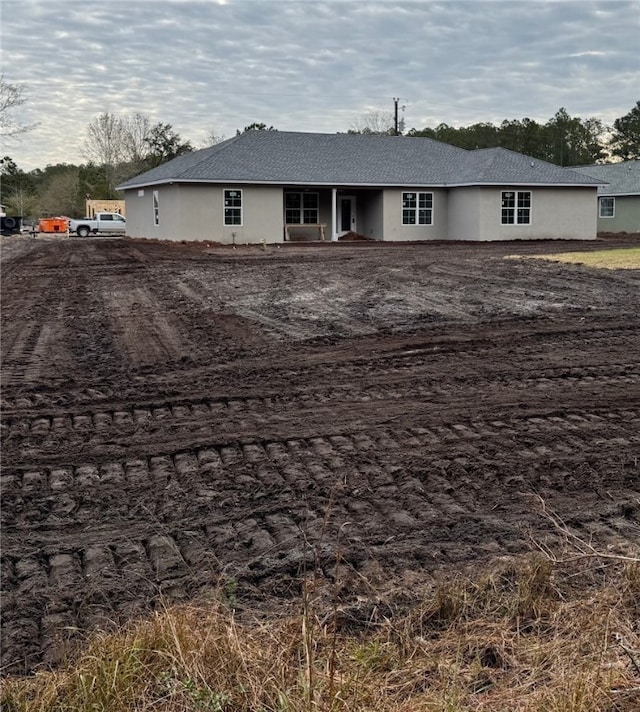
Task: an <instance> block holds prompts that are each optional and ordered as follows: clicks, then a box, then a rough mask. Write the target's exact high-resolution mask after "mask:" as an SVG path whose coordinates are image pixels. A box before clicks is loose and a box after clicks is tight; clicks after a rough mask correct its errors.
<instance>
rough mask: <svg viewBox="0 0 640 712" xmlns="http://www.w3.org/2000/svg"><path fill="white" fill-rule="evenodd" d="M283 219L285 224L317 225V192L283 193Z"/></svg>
mask: <svg viewBox="0 0 640 712" xmlns="http://www.w3.org/2000/svg"><path fill="white" fill-rule="evenodd" d="M284 221H285V222H286V223H287V225H317V224H318V222H319V219H318V194H317V193H285V195H284Z"/></svg>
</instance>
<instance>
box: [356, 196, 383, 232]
mask: <svg viewBox="0 0 640 712" xmlns="http://www.w3.org/2000/svg"><path fill="white" fill-rule="evenodd" d="M357 227H358V233H359V234H360V235H365V236H366V237H369V238H371V239H373V240H382V238H383V235H384V232H383V230H384V192H383V191H382V189H381V190H376V191H368V192H366V193H363V194H362V196H361V198H360V197H359V198H358V226H357Z"/></svg>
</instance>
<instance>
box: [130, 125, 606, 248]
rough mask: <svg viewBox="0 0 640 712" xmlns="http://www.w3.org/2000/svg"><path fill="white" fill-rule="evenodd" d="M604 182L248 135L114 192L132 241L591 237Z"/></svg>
mask: <svg viewBox="0 0 640 712" xmlns="http://www.w3.org/2000/svg"><path fill="white" fill-rule="evenodd" d="M599 182H600V181H599V180H598V179H596V178H592V177H591V176H588V175H584V174H582V173H577V172H575V171H570V170H567V169H565V168H561V167H559V166H555V165H552V164H550V163H546V162H545V161H540V160H537V159H535V158H530V157H528V156H523V155H521V154H519V153H514V152H513V151H508V150H506V149H503V148H489V149H481V150H475V151H467V150H465V149H461V148H456V147H455V146H449V145H447V144H444V143H440V142H438V141H433V140H432V139H428V138H418V137H406V136H371V135H361V134H314V133H296V132H283V131H248V132H245V133H243V134H240V135H238V136H235V137H234V138H231V139H228V140H227V141H224V142H222V143H219V144H216V145H215V146H212V147H210V148H205V149H202V150H199V151H195V152H193V153H188V154H185V155H182V156H179V157H178V158H175V159H173V160H172V161H169V162H167V163H165V164H163V165H161V166H158V167H157V168H154V169H153V170H150V171H148V172H146V173H143V174H141V175H139V176H137V177H135V178H132V179H131V180H128V181H126V182H125V183H123V184H122V185H120V186H119V187H118V189H119V190H123V191H124V196H125V201H126V214H127V234H128V235H129V236H130V237H143V238H159V239H165V240H212V241H215V242H220V243H238V244H244V243H259V242H262V241H264V242H268V243H275V242H283V241H285V240H288V239H327V240H337V239H338V238H339V237H340V236H342V235H344V234H345V233H349V232H352V233H356V234H358V235H360V236H362V235H364V236H365V237H368V238H371V239H376V240H396V241H397V240H401V241H415V240H524V239H537V238H558V239H562V238H566V239H590V238H591V239H594V238H595V237H596V213H597V206H598V204H597V199H596V193H597V188H598V184H599Z"/></svg>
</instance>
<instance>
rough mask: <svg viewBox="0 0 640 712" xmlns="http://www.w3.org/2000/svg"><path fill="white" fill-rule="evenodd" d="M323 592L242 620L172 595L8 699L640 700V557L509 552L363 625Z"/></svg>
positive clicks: (308, 705) (222, 705)
mask: <svg viewBox="0 0 640 712" xmlns="http://www.w3.org/2000/svg"><path fill="white" fill-rule="evenodd" d="M320 600H321V599H320V596H319V595H316V591H315V589H314V584H313V582H312V581H309V583H308V585H306V586H305V587H304V594H303V600H302V601H301V603H300V613H299V614H298V615H293V616H289V617H287V618H286V619H277V620H275V619H271V620H270V621H269V622H264V621H262V622H259V621H257V620H254V621H251V622H246V621H243V622H242V623H240V622H239V621H238V620H237V619H236V616H235V615H234V612H233V611H232V610H230V609H229V608H228V607H226V606H225V605H224V603H222V602H221V601H212V602H208V603H202V604H201V605H188V606H177V607H173V608H167V609H166V610H164V611H162V612H159V613H157V614H156V615H154V616H153V617H152V618H151V619H149V620H144V621H141V622H137V623H134V624H132V625H130V626H129V627H128V628H126V629H125V630H123V631H121V632H120V633H119V634H116V635H107V634H97V635H95V636H94V637H93V638H92V639H91V640H90V641H89V643H88V644H87V646H86V648H85V649H84V650H83V651H82V652H81V654H80V655H79V656H78V657H77V658H76V659H75V660H74V661H73V662H71V663H70V664H69V665H68V666H67V667H65V668H63V669H60V670H57V671H53V672H41V673H39V674H37V675H35V676H33V677H31V678H28V679H6V680H4V681H3V683H2V693H1V694H2V697H1V699H2V710H3V712H5V711H6V712H18V711H25V712H26V711H27V710H28V711H29V712H45V710H46V711H47V712H53V711H54V710H55V711H57V710H59V711H60V712H62V711H63V710H64V711H65V712H70V711H75V710H87V711H88V710H91V712H120V711H124V710H141V711H142V710H149V711H151V710H154V711H158V712H169V711H171V712H179V711H180V712H182V711H185V712H186V711H187V710H190V711H194V712H196V711H203V712H204V711H206V712H212V711H213V712H232V711H233V712H245V711H246V712H249V711H251V712H312V711H319V710H321V711H326V712H338V711H345V712H346V711H347V710H348V711H349V712H358V711H360V710H375V711H376V712H413V711H414V710H416V711H417V710H425V711H433V712H436V711H437V712H462V711H465V712H468V711H470V710H478V711H480V710H486V711H489V710H490V711H491V712H503V711H504V712H507V711H509V712H614V711H622V710H637V709H640V667H639V665H640V650H639V649H640V630H639V629H638V619H639V618H640V566H638V564H637V563H636V564H629V563H624V564H623V563H619V562H603V561H597V560H594V559H589V560H583V561H579V562H573V563H572V564H571V565H570V566H569V565H560V564H558V563H552V562H551V561H549V560H548V559H546V558H543V557H536V556H534V557H528V558H526V559H514V560H507V561H502V562H499V563H497V564H496V565H495V567H494V568H493V570H492V571H491V572H490V573H489V574H485V575H484V576H482V577H480V578H468V577H463V576H461V575H458V576H455V577H449V578H447V579H443V580H442V581H441V582H440V583H438V584H437V585H433V586H431V587H429V588H428V589H424V590H421V591H413V592H412V593H411V596H410V597H408V595H407V591H402V592H398V597H397V599H396V600H395V602H394V599H393V596H392V597H390V598H389V600H387V601H386V604H385V610H388V611H390V613H389V615H388V616H387V617H386V618H381V619H379V620H378V621H377V622H375V623H374V622H370V623H369V625H367V626H365V627H364V630H360V631H359V632H358V633H353V632H350V628H349V625H347V624H345V620H347V619H346V618H345V617H344V616H342V615H341V610H340V608H339V607H338V606H335V605H334V606H329V608H328V609H327V608H326V607H325V606H324V604H321V603H320ZM399 601H402V603H399ZM352 613H353V611H352ZM364 618H365V619H366V615H365V616H364ZM350 620H352V618H351V619H350Z"/></svg>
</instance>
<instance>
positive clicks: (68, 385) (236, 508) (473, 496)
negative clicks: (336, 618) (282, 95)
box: [0, 240, 640, 672]
mask: <svg viewBox="0 0 640 712" xmlns="http://www.w3.org/2000/svg"><path fill="white" fill-rule="evenodd" d="M512 247H513V246H512ZM527 247H530V249H534V248H536V246H535V245H531V246H527ZM506 249H507V248H506V246H486V245H483V246H479V249H478V250H475V249H474V248H473V247H469V246H460V245H447V246H434V247H433V248H429V249H428V250H427V249H423V248H422V247H421V248H416V247H406V248H405V249H403V248H402V247H401V246H394V247H393V248H387V247H382V246H374V248H373V249H371V250H367V249H364V248H358V249H356V248H352V249H350V248H344V247H343V246H340V247H339V248H338V249H336V250H327V249H324V250H322V251H318V252H314V251H313V250H312V249H311V248H304V249H302V248H300V249H299V250H296V249H292V250H291V251H287V250H281V251H280V252H279V253H278V254H269V253H265V254H262V253H258V252H257V251H253V252H252V251H249V250H247V251H246V254H245V253H242V252H240V251H238V252H237V253H234V254H233V255H232V254H231V253H230V251H217V252H216V251H213V252H208V251H206V250H204V248H202V247H200V248H197V247H194V246H177V245H172V246H166V245H161V244H154V243H149V244H145V243H139V244H135V245H134V244H131V243H129V242H128V241H118V240H114V241H109V242H108V243H107V242H97V241H93V242H92V241H75V242H73V243H71V242H66V243H64V244H62V243H57V244H56V243H53V242H50V243H46V244H45V243H42V244H38V245H37V247H35V248H33V249H32V250H31V251H30V252H29V255H25V254H22V253H19V251H18V253H19V254H18V253H16V254H17V257H16V259H15V260H9V262H8V265H9V270H8V271H7V273H6V275H5V274H3V275H2V288H3V302H4V303H5V304H6V303H7V302H8V312H7V313H9V314H10V315H11V316H12V319H14V318H15V317H16V315H21V318H22V319H23V324H28V325H29V327H28V328H26V329H25V328H24V326H22V325H21V324H19V323H18V322H16V321H10V322H3V334H2V335H3V347H2V348H3V351H2V354H3V360H5V359H6V357H7V355H10V359H9V366H10V367H11V373H12V374H13V377H12V378H9V379H8V381H7V384H6V386H5V387H3V394H2V397H3V410H2V414H1V422H2V450H3V461H2V462H3V468H2V473H1V481H0V487H1V489H2V497H3V506H2V511H1V512H0V514H1V516H2V532H3V546H2V552H1V556H2V596H1V602H2V632H3V634H2V664H3V665H4V666H6V667H5V669H6V670H7V671H9V672H12V671H23V672H29V671H31V670H33V669H34V667H36V666H37V665H39V664H42V663H46V664H56V663H57V662H59V661H60V660H61V658H62V656H63V655H64V653H65V651H66V650H67V649H68V648H69V646H70V645H72V644H73V643H74V641H76V640H77V639H78V638H80V637H81V636H82V635H83V634H84V633H85V632H87V631H90V630H91V629H93V628H95V627H97V626H109V625H111V624H112V623H117V622H119V621H125V620H128V619H130V618H131V616H137V615H144V614H145V613H147V612H149V611H150V610H151V609H152V608H153V606H155V605H158V603H159V601H161V600H184V599H189V598H190V597H192V596H195V595H199V594H205V593H208V594H211V595H216V592H217V591H218V590H219V588H220V587H224V585H225V582H233V584H234V586H235V587H236V589H237V595H238V597H239V598H240V599H241V601H244V602H245V603H246V604H249V603H252V602H255V603H259V604H260V605H261V606H268V607H269V606H271V607H277V605H279V603H281V602H283V601H285V602H286V600H287V599H289V598H290V597H291V596H296V595H297V594H298V593H299V586H300V576H301V575H302V573H303V572H304V571H305V570H312V569H313V570H317V571H318V572H319V573H320V574H324V575H325V576H326V577H327V578H328V579H331V577H332V576H334V572H335V567H336V563H337V561H338V559H340V566H341V567H342V569H343V570H348V571H353V572H354V581H355V580H357V579H359V580H364V579H367V580H368V582H369V583H368V585H370V586H374V585H375V583H376V579H375V578H374V573H373V572H375V571H378V572H379V576H380V580H379V581H378V583H382V582H383V580H384V581H388V580H392V579H394V577H396V576H397V577H402V576H403V575H404V574H405V573H406V572H407V571H413V572H416V573H418V572H420V573H421V575H425V576H427V575H429V573H430V572H434V571H437V570H438V569H439V568H440V567H448V566H457V565H460V564H467V563H469V562H471V561H475V562H478V563H480V564H481V563H482V562H483V561H486V560H488V559H490V558H491V557H493V556H500V555H504V554H505V553H521V552H523V551H527V550H528V549H529V548H530V547H531V537H534V538H535V539H537V540H540V541H544V542H545V545H549V546H554V545H558V546H561V545H562V543H563V542H562V537H561V536H560V535H559V534H558V532H557V531H555V530H554V529H553V527H552V525H551V524H550V522H549V521H548V520H547V519H546V518H545V517H544V516H543V513H542V502H544V503H545V506H547V507H548V508H549V509H550V510H552V511H554V512H556V513H557V514H558V515H559V516H561V517H562V518H563V520H564V521H565V522H566V523H567V525H568V526H570V527H571V530H572V531H574V532H576V533H578V534H579V535H580V536H583V537H584V538H585V539H588V540H590V541H593V542H594V543H595V544H597V545H602V546H606V547H610V549H609V550H611V551H616V550H620V551H628V550H632V549H633V547H634V546H637V544H638V541H640V536H639V532H640V492H639V489H640V487H639V485H638V482H639V477H638V475H639V470H638V455H639V453H640V371H639V370H638V363H640V325H639V324H638V322H637V319H635V317H634V309H635V306H637V305H635V301H636V299H635V297H634V296H633V290H634V289H635V288H636V286H637V281H638V280H637V276H634V275H627V276H624V275H622V276H619V275H616V276H611V277H607V276H606V275H604V276H602V275H599V274H598V275H597V276H595V275H592V273H591V272H590V271H589V270H584V269H579V270H576V269H571V268H567V267H562V266H558V265H553V266H551V267H549V268H548V269H547V268H545V267H544V266H541V265H540V264H536V265H530V264H526V263H525V261H509V262H510V263H511V262H513V263H514V264H506V262H505V261H502V260H501V257H500V256H501V255H502V254H504V252H505V250H506ZM514 249H515V248H514ZM518 249H520V247H519V246H518ZM540 249H542V248H540ZM546 249H547V250H549V245H546ZM589 249H590V248H589ZM440 262H442V268H441V269H440V270H439V277H438V279H439V282H438V286H437V290H435V291H432V292H430V293H427V292H428V290H429V279H431V277H432V276H433V269H431V268H430V265H431V266H434V265H436V266H437V265H440ZM323 270H324V271H325V272H326V273H325V272H323ZM352 273H353V274H355V273H362V274H369V275H372V280H374V281H372V284H374V283H375V285H377V286H375V288H372V287H371V285H369V286H368V287H367V288H366V289H365V288H364V287H362V289H360V286H362V285H360V286H359V287H358V289H360V291H359V292H358V293H357V294H356V293H354V294H350V293H347V292H345V293H344V294H342V295H341V294H340V284H341V280H343V278H344V285H345V289H347V287H349V288H350V286H351V285H353V284H354V282H353V280H352V279H351V276H350V275H351V274H352ZM465 273H466V274H470V275H472V276H473V275H475V274H479V273H482V275H483V279H482V285H483V286H482V289H483V290H484V293H483V295H482V298H481V299H479V298H478V295H477V294H476V295H473V294H471V293H470V291H465V288H466V286H467V285H465V284H463V283H462V282H464V280H460V277H459V276H460V274H465ZM492 275H493V276H492ZM550 275H551V277H552V279H550ZM374 278H375V279H374ZM305 279H306V280H307V284H306V286H305ZM469 279H470V278H467V281H469ZM447 280H449V283H447ZM471 281H473V280H471ZM314 282H317V283H318V284H319V285H321V289H319V290H317V289H316V286H317V285H316V284H314ZM549 284H551V285H552V286H551V288H550V287H549V286H548V285H549ZM492 285H493V286H492ZM54 286H55V287H56V292H55V294H53V295H50V294H49V291H50V290H52V289H53V288H54ZM507 286H508V295H507V296H508V299H506V297H505V296H504V295H503V296H499V294H498V292H499V290H500V289H502V290H504V289H505V288H506V287H507ZM299 289H304V295H303V296H305V299H304V300H302V301H299V302H298V303H295V304H293V303H292V304H291V308H289V306H287V301H291V300H293V301H295V300H296V295H297V290H299ZM549 289H552V290H553V292H554V293H551V291H549ZM562 289H564V290H565V292H564V293H563V294H560V296H558V295H557V294H555V291H557V290H562ZM238 290H239V295H241V296H242V299H241V300H240V299H239V300H238V302H239V306H238V309H237V310H236V311H234V308H233V301H232V300H230V301H225V298H224V295H227V294H229V295H234V294H236V293H238ZM323 290H324V291H323ZM438 290H439V291H440V292H441V293H442V294H446V293H447V292H449V293H454V292H456V290H458V291H457V292H456V293H457V294H458V295H459V296H458V298H457V301H456V309H458V307H459V311H456V312H455V313H453V312H450V318H449V320H447V319H446V318H445V317H444V316H443V315H444V314H445V311H446V308H447V305H446V304H444V305H439V304H438V298H436V296H434V295H435V293H436V291H438ZM545 290H547V291H545ZM416 291H423V292H424V294H422V295H421V296H420V298H419V299H417V298H416V299H415V300H414V301H413V302H412V301H411V300H412V298H413V296H412V295H414V294H415V292H416ZM518 294H519V295H520V296H518ZM540 294H542V295H543V296H544V297H545V298H544V299H539V297H540ZM317 295H320V296H321V297H322V298H323V299H327V298H331V299H332V300H333V303H332V304H331V308H330V310H328V311H327V309H324V311H326V312H327V313H329V312H330V313H331V314H332V320H333V323H335V325H336V329H334V328H333V327H330V325H329V324H325V323H324V322H323V321H322V311H323V308H324V307H323V305H322V304H318V305H315V304H314V299H315V298H316V296H317ZM492 295H493V296H492ZM532 295H533V296H532ZM352 297H353V299H354V300H355V301H354V303H353V304H352V303H351V301H350V300H351V298H352ZM498 297H499V298H498ZM491 299H494V301H493V302H492V301H491ZM358 300H359V301H358ZM483 300H485V301H483ZM532 300H533V301H535V302H536V304H537V306H535V309H538V310H540V311H539V313H535V314H534V315H533V316H532V314H531V304H532ZM240 301H241V302H242V303H241V304H240ZM303 303H304V304H303ZM569 303H571V306H570V307H568V306H567V305H568V304H569ZM365 304H366V310H368V311H366V313H365V312H363V311H362V310H363V305H365ZM394 304H396V305H397V312H396V315H397V320H396V321H395V324H393V323H391V322H392V321H393V319H392V317H393V311H392V308H393V305H394ZM412 304H413V307H415V306H416V305H418V306H419V305H420V304H421V305H423V306H424V305H426V304H432V307H429V309H431V310H432V312H433V313H432V314H426V313H425V314H420V315H418V316H415V315H412V312H411V310H412V308H413V307H412V306H411V305H412ZM506 304H510V305H511V306H510V307H509V308H508V309H507V312H505V311H504V310H505V305H506ZM545 304H547V306H546V307H545ZM301 305H303V307H301ZM558 305H560V306H558ZM562 305H564V306H562ZM594 306H595V307H596V308H595V309H594ZM420 308H422V307H420ZM304 309H308V310H309V313H308V314H305V312H304ZM492 309H493V311H492ZM390 310H391V311H390ZM407 310H408V311H407ZM247 315H249V316H250V318H248V317H247ZM297 320H300V321H299V322H298V321H297ZM377 320H379V321H377ZM461 320H462V321H463V322H464V323H461ZM399 324H402V325H403V326H402V327H399V326H398V325H399ZM363 325H364V326H363ZM323 330H325V331H323ZM363 331H364V332H366V333H363ZM309 333H313V334H320V336H319V337H318V338H314V339H312V340H308V339H304V338H303V337H304V335H305V334H309ZM283 334H288V335H289V336H288V337H287V338H285V339H283V337H282V335H283ZM5 336H6V337H7V338H5ZM3 371H4V368H3ZM3 376H4V374H3ZM376 575H378V574H376ZM354 586H355V584H354ZM358 591H359V590H358V589H357V587H355V588H354V589H353V591H352V593H353V595H354V596H355V595H357V593H358ZM360 592H361V593H362V591H360Z"/></svg>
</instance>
